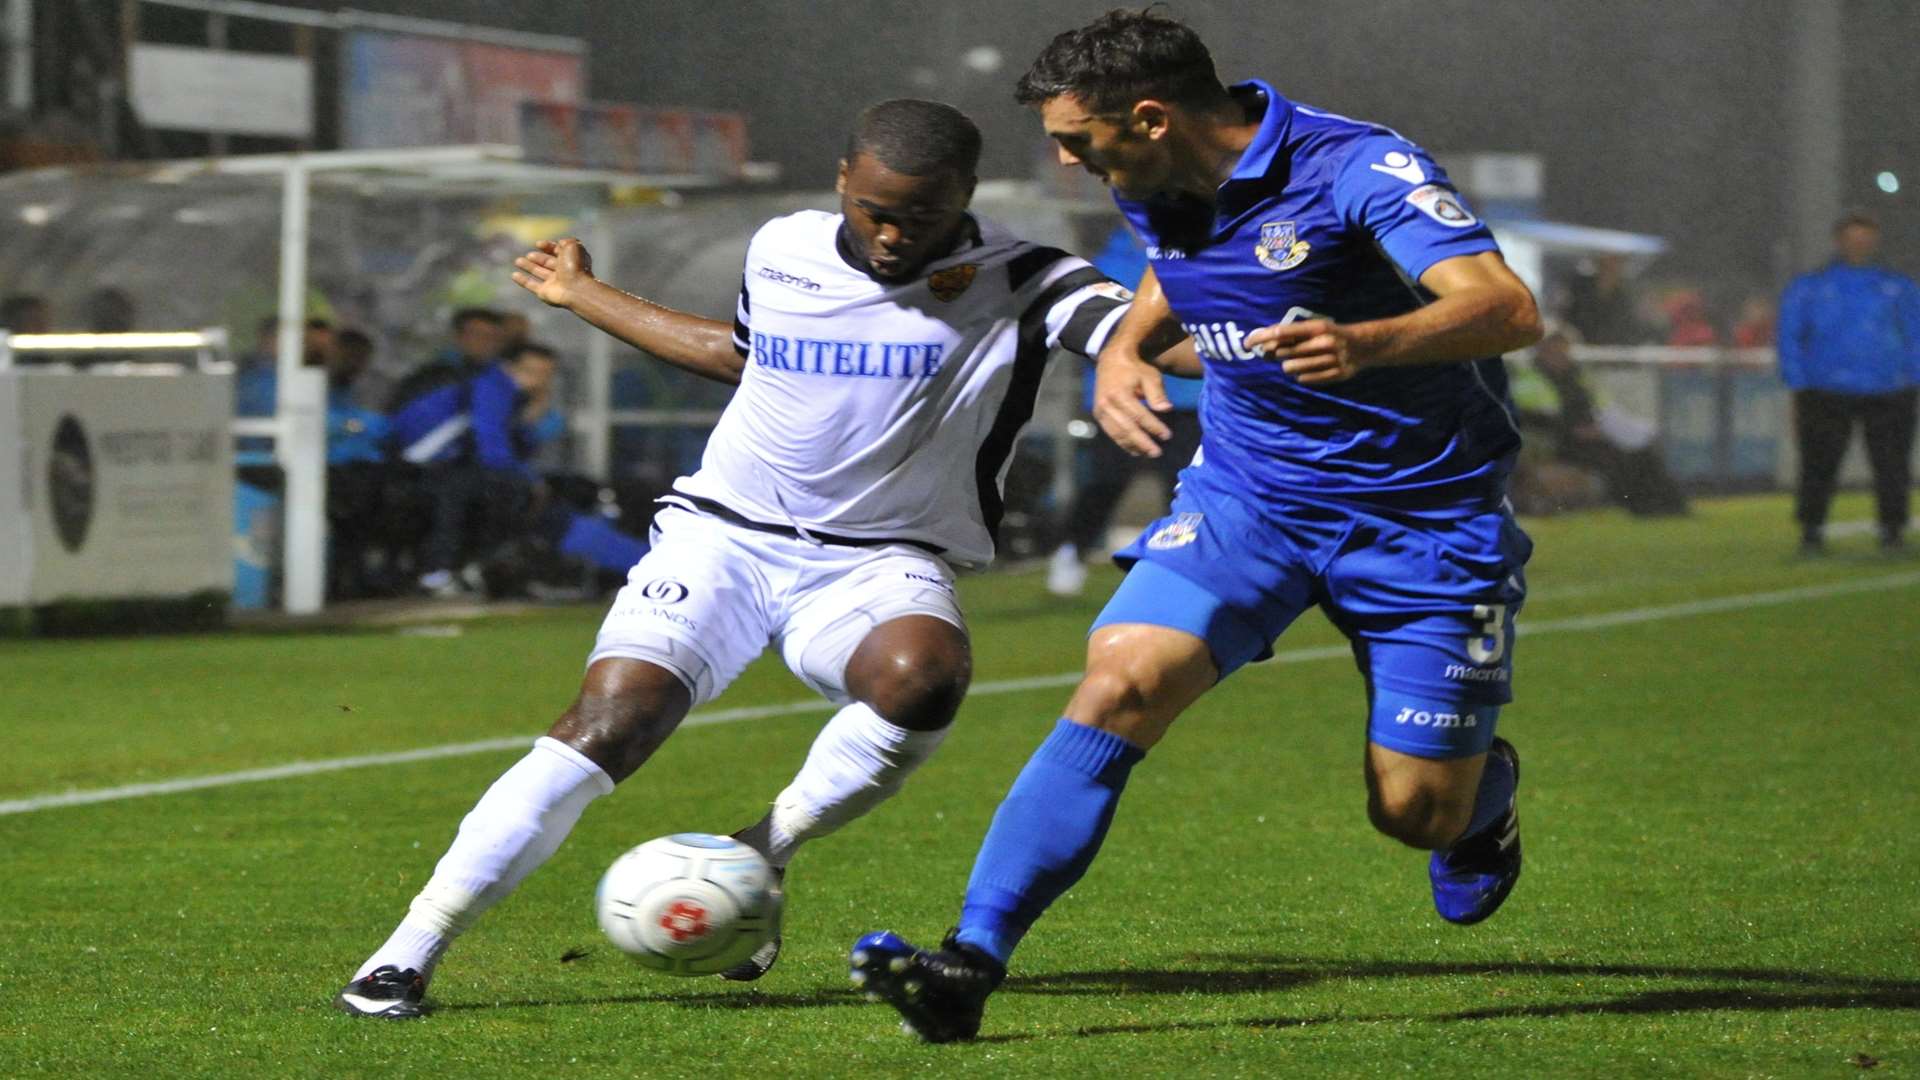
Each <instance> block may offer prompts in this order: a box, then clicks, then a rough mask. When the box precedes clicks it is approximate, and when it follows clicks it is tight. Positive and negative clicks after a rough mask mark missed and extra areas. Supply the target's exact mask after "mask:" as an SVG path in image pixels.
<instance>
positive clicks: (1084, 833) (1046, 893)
mask: <svg viewBox="0 0 1920 1080" xmlns="http://www.w3.org/2000/svg"><path fill="white" fill-rule="evenodd" d="M1145 756H1146V751H1144V750H1142V749H1140V748H1139V747H1137V746H1135V745H1133V744H1132V743H1130V742H1128V741H1126V740H1125V739H1122V738H1120V737H1119V736H1117V735H1110V734H1108V733H1106V732H1104V731H1101V730H1099V729H1098V728H1090V727H1087V726H1085V725H1083V724H1076V723H1074V722H1073V721H1071V720H1067V719H1065V718H1062V719H1061V721H1060V722H1059V723H1058V724H1056V725H1054V729H1053V733H1052V734H1050V735H1048V736H1047V738H1046V741H1045V742H1043V743H1041V744H1040V748H1039V749H1037V750H1035V751H1034V752H1033V757H1031V758H1029V759H1028V760H1027V767H1026V768H1024V769H1022V770H1021V771H1020V777H1019V779H1017V780H1015V781H1014V782H1013V788H1012V789H1011V790H1010V791H1008V792H1007V797H1006V799H1004V800H1003V801H1002V802H1001V803H1000V809H999V810H997V811H995V812H994V815H993V825H992V827H990V828H989V829H988V830H987V838H986V840H985V841H983V842H982V843H981V845H980V854H979V855H978V856H977V857H975V859H974V862H973V877H972V878H971V879H970V880H969V881H968V882H967V898H966V902H965V903H964V904H962V905H961V908H960V930H959V933H958V934H957V935H956V937H957V939H958V940H959V941H960V942H961V943H963V944H967V945H972V946H974V947H975V948H977V949H981V950H983V951H985V952H986V953H988V954H989V955H991V956H992V957H993V958H994V959H996V960H998V961H1000V962H1001V963H1002V964H1005V963H1006V962H1007V958H1008V957H1009V956H1012V955H1013V949H1014V946H1016V945H1018V944H1020V939H1021V938H1022V937H1025V936H1026V933H1027V928H1028V927H1030V926H1032V925H1033V920H1035V919H1037V918H1039V917H1040V913H1041V912H1043V911H1045V910H1046V909H1047V907H1048V905H1050V904H1052V903H1053V902H1054V901H1055V900H1057V899H1059V898H1060V895H1061V894H1062V893H1064V892H1066V891H1067V890H1068V889H1069V888H1071V887H1072V886H1073V883H1074V882H1076V881H1079V880H1080V875H1082V874H1084V873H1086V872H1087V867H1088V866H1089V865H1091V864H1092V862H1093V857H1094V855H1095V854H1096V853H1098V852H1099V850H1100V842H1101V841H1102V840H1105V839H1106V836H1107V826H1108V825H1110V824H1112V822H1113V811H1114V808H1115V807H1116V806H1118V805H1119V803H1120V792H1121V790H1122V789H1123V788H1125V787H1126V786H1127V773H1128V772H1130V771H1131V770H1132V769H1133V766H1134V764H1135V763H1136V762H1138V761H1139V760H1140V759H1141V758H1143V757H1145Z"/></svg>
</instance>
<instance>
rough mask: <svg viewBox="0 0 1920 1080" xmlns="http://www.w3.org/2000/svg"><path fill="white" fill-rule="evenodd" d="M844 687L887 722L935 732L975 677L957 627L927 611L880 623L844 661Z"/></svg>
mask: <svg viewBox="0 0 1920 1080" xmlns="http://www.w3.org/2000/svg"><path fill="white" fill-rule="evenodd" d="M846 679H847V683H846V685H847V691H848V692H849V693H850V694H852V695H853V697H854V698H855V699H857V700H859V701H863V702H865V703H866V704H867V705H869V706H871V707H872V709H873V711H874V712H877V713H879V714H880V715H881V717H882V718H884V719H885V720H886V721H887V722H888V723H890V724H897V725H899V726H900V727H903V728H906V729H907V730H909V731H938V730H940V729H941V728H944V727H946V726H947V725H948V724H951V723H952V722H953V717H954V714H955V713H957V712H959V711H960V702H961V700H962V699H963V698H965V697H966V696H967V685H968V684H969V683H970V682H971V681H972V680H973V654H972V651H971V650H970V648H969V647H968V644H967V635H966V633H965V632H964V631H962V630H960V628H958V627H956V626H954V625H953V624H951V623H948V622H946V621H944V620H941V619H937V618H934V617H933V616H930V615H916V616H909V617H906V618H902V619H897V620H894V621H892V622H888V623H885V624H883V625H882V626H881V627H880V628H879V629H877V630H875V631H874V632H873V633H871V634H869V635H867V638H866V639H865V640H864V641H862V642H861V643H860V647H859V648H858V649H856V650H854V654H853V657H852V658H851V659H850V660H849V661H848V662H847V673H846Z"/></svg>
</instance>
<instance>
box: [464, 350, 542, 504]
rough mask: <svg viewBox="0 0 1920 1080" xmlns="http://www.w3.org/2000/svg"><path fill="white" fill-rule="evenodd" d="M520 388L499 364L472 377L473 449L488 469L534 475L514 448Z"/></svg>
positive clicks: (482, 465) (481, 463)
mask: <svg viewBox="0 0 1920 1080" xmlns="http://www.w3.org/2000/svg"><path fill="white" fill-rule="evenodd" d="M519 390H520V388H519V387H518V386H516V385H515V384H514V381H513V377H512V376H510V375H508V374H507V373H506V370H505V369H504V368H501V367H500V366H499V365H498V364H496V365H494V366H493V367H492V368H491V369H489V370H488V371H487V372H486V373H485V374H482V375H481V376H479V377H478V378H476V379H474V380H473V405H472V410H473V411H472V414H471V415H472V422H473V451H474V457H475V458H477V459H478V460H479V462H480V466H481V467H482V468H485V469H493V470H497V471H501V472H512V473H519V474H520V475H522V476H527V477H531V476H532V475H533V470H532V469H531V468H529V467H528V466H527V463H526V462H524V461H521V460H520V455H519V454H517V453H516V452H515V451H514V446H513V424H514V409H515V406H516V404H517V402H516V400H515V399H516V397H517V396H518V394H519Z"/></svg>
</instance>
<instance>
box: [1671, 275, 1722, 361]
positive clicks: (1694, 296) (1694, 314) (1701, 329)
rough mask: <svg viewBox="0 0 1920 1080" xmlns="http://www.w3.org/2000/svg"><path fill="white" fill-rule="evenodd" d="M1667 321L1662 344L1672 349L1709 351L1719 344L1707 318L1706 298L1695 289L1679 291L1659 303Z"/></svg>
mask: <svg viewBox="0 0 1920 1080" xmlns="http://www.w3.org/2000/svg"><path fill="white" fill-rule="evenodd" d="M1660 313H1661V314H1662V315H1665V316H1666V317H1667V338H1666V343H1667V345H1668V346H1669V347H1671V348H1675V349H1699V348H1711V347H1712V346H1715V345H1718V344H1720V331H1719V330H1718V329H1716V328H1715V327H1714V325H1713V320H1712V319H1711V318H1709V317H1708V315H1707V298H1706V297H1705V296H1703V295H1701V293H1700V290H1699V289H1694V288H1679V289H1675V290H1673V291H1672V292H1669V293H1668V294H1667V295H1666V296H1665V297H1664V298H1663V299H1662V300H1661V301H1660Z"/></svg>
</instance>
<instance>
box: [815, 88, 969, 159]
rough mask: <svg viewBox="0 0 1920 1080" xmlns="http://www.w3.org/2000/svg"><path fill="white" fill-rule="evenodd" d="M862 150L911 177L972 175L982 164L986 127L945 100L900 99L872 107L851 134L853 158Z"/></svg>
mask: <svg viewBox="0 0 1920 1080" xmlns="http://www.w3.org/2000/svg"><path fill="white" fill-rule="evenodd" d="M861 154H868V155H871V156H872V157H873V158H874V159H875V160H876V161H878V162H880V164H882V165H885V166H886V167H887V168H889V169H892V170H893V171H894V172H897V173H904V174H906V175H908V176H929V175H932V174H933V173H938V172H952V173H955V174H957V175H960V176H963V177H967V178H969V179H971V178H972V177H973V175H974V173H975V171H976V170H978V169H979V167H980V129H979V128H978V127H976V126H975V125H974V122H973V121H972V120H970V119H968V117H967V114H966V113H963V112H961V111H960V110H959V109H956V108H954V107H953V106H951V105H948V104H945V103H944V102H939V101H922V100H920V99H919V98H894V99H893V100H891V101H882V102H880V103H879V104H878V105H869V106H867V108H866V109H865V110H863V111H862V112H861V113H860V117H859V119H857V120H855V121H854V122H853V131H852V132H851V133H849V134H848V135H847V161H848V162H849V163H851V162H852V161H853V159H854V158H855V157H857V156H859V155H861Z"/></svg>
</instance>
